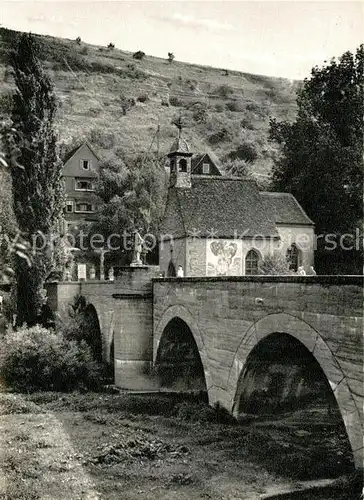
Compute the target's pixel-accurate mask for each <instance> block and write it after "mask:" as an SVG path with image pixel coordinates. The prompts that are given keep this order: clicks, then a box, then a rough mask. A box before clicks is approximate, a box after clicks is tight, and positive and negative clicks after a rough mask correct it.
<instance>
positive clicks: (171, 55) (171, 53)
mask: <svg viewBox="0 0 364 500" xmlns="http://www.w3.org/2000/svg"><path fill="white" fill-rule="evenodd" d="M174 57H175V56H174V54H173V52H168V61H169V64H172V63H173V60H174Z"/></svg>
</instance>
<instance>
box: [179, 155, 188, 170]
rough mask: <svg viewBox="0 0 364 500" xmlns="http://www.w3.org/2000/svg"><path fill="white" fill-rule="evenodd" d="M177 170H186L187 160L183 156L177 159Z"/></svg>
mask: <svg viewBox="0 0 364 500" xmlns="http://www.w3.org/2000/svg"><path fill="white" fill-rule="evenodd" d="M179 171H180V172H187V160H185V159H184V158H182V160H180V161H179Z"/></svg>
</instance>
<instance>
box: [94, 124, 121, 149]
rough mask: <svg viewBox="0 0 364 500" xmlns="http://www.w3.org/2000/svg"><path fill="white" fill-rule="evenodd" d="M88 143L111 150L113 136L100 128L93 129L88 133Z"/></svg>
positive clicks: (112, 133) (113, 140)
mask: <svg viewBox="0 0 364 500" xmlns="http://www.w3.org/2000/svg"><path fill="white" fill-rule="evenodd" d="M90 142H91V143H92V144H94V145H95V146H98V147H100V148H103V149H112V148H113V147H114V145H115V134H114V132H112V131H107V130H104V129H102V128H93V129H92V130H91V133H90Z"/></svg>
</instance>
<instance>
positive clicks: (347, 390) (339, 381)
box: [48, 268, 363, 466]
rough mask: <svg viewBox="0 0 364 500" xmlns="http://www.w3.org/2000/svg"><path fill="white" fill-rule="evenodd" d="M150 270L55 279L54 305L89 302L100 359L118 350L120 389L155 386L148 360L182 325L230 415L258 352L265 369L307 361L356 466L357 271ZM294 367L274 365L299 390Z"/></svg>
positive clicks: (213, 398)
mask: <svg viewBox="0 0 364 500" xmlns="http://www.w3.org/2000/svg"><path fill="white" fill-rule="evenodd" d="M155 276H158V268H134V269H133V268H128V269H125V270H124V273H123V274H122V275H121V277H120V279H118V280H116V281H115V282H96V281H95V282H83V283H72V282H71V283H57V284H56V283H51V284H49V285H48V291H49V297H50V303H51V305H52V307H53V308H54V309H57V310H58V311H62V310H64V308H65V306H66V304H69V303H70V302H71V301H72V298H73V297H74V295H76V294H77V293H81V294H82V295H84V296H85V297H86V299H87V301H88V302H89V304H90V307H91V304H92V306H93V307H94V309H95V314H97V316H98V320H99V324H100V331H101V335H102V339H103V346H104V347H103V349H104V358H105V359H107V360H109V359H110V353H112V354H111V357H112V356H114V366H115V383H116V384H117V385H118V386H119V387H122V388H127V389H133V390H145V391H149V390H159V389H160V387H161V380H160V377H159V376H156V375H155V370H153V367H155V366H158V365H159V364H160V363H161V358H162V357H163V356H164V357H166V356H167V357H168V350H167V351H165V352H164V353H163V356H162V353H161V351H162V345H163V341H164V339H165V338H167V336H169V338H170V339H172V341H173V338H174V340H176V339H177V340H178V336H179V332H181V333H180V336H181V337H182V336H183V335H185V334H186V332H187V333H188V335H190V340H191V339H192V343H193V344H194V345H195V347H196V348H197V351H198V355H199V362H200V364H201V367H202V374H203V378H204V384H205V388H206V390H207V393H208V398H209V402H210V404H213V403H215V402H217V401H218V402H220V404H222V405H223V406H224V407H225V408H227V409H228V410H229V411H231V412H233V413H235V414H237V413H239V411H241V408H242V407H243V406H244V405H243V403H242V401H243V400H244V395H246V394H248V393H249V391H248V393H247V389H246V384H247V368H246V367H247V366H248V365H249V363H251V362H252V360H254V356H255V357H256V358H257V359H258V358H259V357H260V359H261V360H263V365H264V366H266V370H265V371H266V372H267V373H268V372H269V365H270V364H272V366H273V365H274V366H275V365H277V366H278V365H279V364H284V363H283V361H282V360H283V358H285V359H288V360H289V359H290V358H292V360H295V361H294V363H296V365H297V366H298V365H300V364H301V365H302V364H303V365H304V364H307V366H308V371H309V372H310V371H311V372H312V373H311V375H312V374H314V377H316V376H317V377H318V378H319V377H320V376H321V375H320V374H322V378H323V379H324V380H325V383H326V384H327V386H328V387H329V388H330V391H331V394H332V395H333V396H334V399H335V400H336V402H337V405H338V408H339V409H340V412H341V415H342V418H343V421H344V423H345V426H346V430H347V434H348V437H349V441H350V444H351V447H352V450H353V454H354V458H355V463H356V464H357V465H358V466H362V451H363V440H362V436H363V420H362V411H363V344H362V339H363V324H362V306H363V304H362V301H363V277H361V276H251V277H217V278H216V277H211V278H210V277H201V278H155ZM173 336H174V337H173ZM186 338H187V337H186ZM112 346H113V347H112ZM166 353H167V354H166ZM164 361H166V360H164ZM294 363H293V364H294ZM181 366H182V365H181ZM254 366H255V365H254ZM297 366H296V368H297ZM296 368H295V370H293V371H292V369H290V370H288V371H287V370H286V372H284V370H283V372H282V369H281V371H280V375H282V373H283V375H285V379H284V380H283V382H282V390H283V392H284V391H286V395H287V394H288V393H289V391H290V390H291V389H292V387H293V389H294V391H295V392H296V393H298V392H300V391H302V390H303V389H302V383H303V384H304V380H301V379H300V377H299V376H298V375H297V374H298V372H299V368H297V369H296ZM178 370H179V368H178V366H176V368H175V371H178ZM277 370H278V372H279V369H278V368H277V369H276V368H274V369H272V370H271V372H272V373H271V376H272V377H273V375H274V373H275V375H274V376H275V377H277V376H278V375H279V373H278V375H277V373H276V372H277ZM258 371H259V370H258ZM258 371H255V372H254V373H255V374H253V375H251V373H250V375H249V377H250V384H253V385H254V384H255V383H257V384H262V380H263V379H264V377H265V376H266V375H267V373H266V374H264V373H263V374H262V373H261V372H260V374H259V373H258ZM306 371H307V369H306ZM249 377H248V378H249ZM297 377H298V378H297ZM277 380H279V378H278V379H277ZM244 384H245V386H244ZM281 396H282V395H280V397H281Z"/></svg>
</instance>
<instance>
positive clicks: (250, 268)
mask: <svg viewBox="0 0 364 500" xmlns="http://www.w3.org/2000/svg"><path fill="white" fill-rule="evenodd" d="M254 274H259V255H258V252H256V251H255V250H249V252H248V253H247V254H246V257H245V275H246V276H252V275H254Z"/></svg>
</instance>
